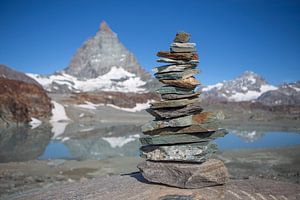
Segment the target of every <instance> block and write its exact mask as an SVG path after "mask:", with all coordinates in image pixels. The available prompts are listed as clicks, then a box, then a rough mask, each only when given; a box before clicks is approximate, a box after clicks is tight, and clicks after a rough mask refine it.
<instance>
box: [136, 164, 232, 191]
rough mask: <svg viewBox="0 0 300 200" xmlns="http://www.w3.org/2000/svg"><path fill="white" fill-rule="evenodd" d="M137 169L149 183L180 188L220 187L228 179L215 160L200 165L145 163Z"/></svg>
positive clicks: (224, 168) (223, 166)
mask: <svg viewBox="0 0 300 200" xmlns="http://www.w3.org/2000/svg"><path fill="white" fill-rule="evenodd" d="M138 168H139V169H140V171H141V172H142V174H143V176H144V177H145V178H146V179H147V180H149V181H151V182H155V183H161V184H165V185H170V186H175V187H180V188H202V187H207V186H214V185H222V184H225V183H226V182H228V179H229V178H228V176H229V175H228V171H227V168H226V167H225V165H224V163H223V162H222V161H220V160H215V159H210V160H208V161H206V162H204V163H202V164H193V163H174V162H152V161H145V162H142V163H140V164H139V165H138Z"/></svg>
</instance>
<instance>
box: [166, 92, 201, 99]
mask: <svg viewBox="0 0 300 200" xmlns="http://www.w3.org/2000/svg"><path fill="white" fill-rule="evenodd" d="M200 94H201V93H200V92H198V91H197V92H195V93H193V94H162V95H161V98H162V99H164V100H176V99H192V98H197V97H198V96H199V95H200Z"/></svg>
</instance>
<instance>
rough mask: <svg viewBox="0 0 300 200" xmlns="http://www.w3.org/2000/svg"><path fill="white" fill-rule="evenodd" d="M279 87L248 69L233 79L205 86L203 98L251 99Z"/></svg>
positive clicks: (223, 99)
mask: <svg viewBox="0 0 300 200" xmlns="http://www.w3.org/2000/svg"><path fill="white" fill-rule="evenodd" d="M277 89H278V88H277V87H275V86H273V85H270V84H268V83H267V82H266V81H265V80H264V79H263V78H262V77H261V76H260V75H258V74H256V73H254V72H251V71H246V72H244V73H243V74H242V75H240V76H239V77H237V78H236V79H233V80H228V81H223V82H222V83H217V84H215V85H210V86H206V87H203V88H202V89H201V90H202V92H203V93H202V95H200V96H201V98H203V99H212V100H218V101H235V102H237V101H251V100H255V99H257V98H258V97H259V96H261V95H262V94H263V93H265V92H267V91H272V90H277Z"/></svg>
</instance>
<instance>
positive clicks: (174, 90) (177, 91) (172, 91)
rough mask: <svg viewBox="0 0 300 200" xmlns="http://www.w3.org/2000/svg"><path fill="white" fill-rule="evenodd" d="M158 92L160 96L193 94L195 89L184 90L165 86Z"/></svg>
mask: <svg viewBox="0 0 300 200" xmlns="http://www.w3.org/2000/svg"><path fill="white" fill-rule="evenodd" d="M157 92H158V93H159V94H193V93H194V88H182V87H175V86H168V85H165V86H162V87H160V88H159V89H158V90H157Z"/></svg>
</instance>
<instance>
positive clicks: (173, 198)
mask: <svg viewBox="0 0 300 200" xmlns="http://www.w3.org/2000/svg"><path fill="white" fill-rule="evenodd" d="M159 200H196V199H195V198H194V197H193V196H190V195H166V196H163V197H160V198H159Z"/></svg>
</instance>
